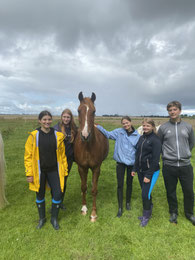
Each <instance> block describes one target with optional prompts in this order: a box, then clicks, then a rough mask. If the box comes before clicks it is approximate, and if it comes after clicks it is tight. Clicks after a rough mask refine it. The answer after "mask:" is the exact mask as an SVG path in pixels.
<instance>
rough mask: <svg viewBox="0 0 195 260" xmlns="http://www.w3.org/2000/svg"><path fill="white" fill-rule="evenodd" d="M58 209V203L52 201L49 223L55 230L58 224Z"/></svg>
mask: <svg viewBox="0 0 195 260" xmlns="http://www.w3.org/2000/svg"><path fill="white" fill-rule="evenodd" d="M59 209H60V204H54V203H52V207H51V224H52V226H53V228H54V229H55V230H58V229H59V228H60V227H59V224H58V213H59Z"/></svg>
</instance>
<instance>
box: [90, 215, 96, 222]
mask: <svg viewBox="0 0 195 260" xmlns="http://www.w3.org/2000/svg"><path fill="white" fill-rule="evenodd" d="M96 220H97V215H96V216H91V218H90V221H91V222H92V223H94V222H96Z"/></svg>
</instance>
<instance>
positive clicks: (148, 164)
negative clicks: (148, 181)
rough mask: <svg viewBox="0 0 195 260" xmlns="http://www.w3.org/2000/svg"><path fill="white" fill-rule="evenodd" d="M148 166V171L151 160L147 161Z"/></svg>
mask: <svg viewBox="0 0 195 260" xmlns="http://www.w3.org/2000/svg"><path fill="white" fill-rule="evenodd" d="M147 166H148V169H149V168H150V163H149V160H148V159H147Z"/></svg>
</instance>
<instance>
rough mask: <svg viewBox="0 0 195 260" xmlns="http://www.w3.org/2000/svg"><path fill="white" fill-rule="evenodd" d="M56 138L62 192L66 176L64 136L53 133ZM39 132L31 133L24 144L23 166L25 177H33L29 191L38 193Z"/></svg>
mask: <svg viewBox="0 0 195 260" xmlns="http://www.w3.org/2000/svg"><path fill="white" fill-rule="evenodd" d="M54 133H55V136H56V143H57V149H56V155H57V165H58V173H59V178H60V187H61V191H62V192H63V190H64V177H65V176H67V175H68V164H67V158H66V155H65V145H64V135H63V134H62V133H60V132H57V131H54ZM38 143H39V131H38V130H35V131H32V132H31V133H30V135H29V137H28V139H27V141H26V144H25V154H24V166H25V173H26V176H33V179H34V182H33V183H29V189H30V190H33V191H36V192H38V191H39V188H40V174H41V170H40V160H39V147H38Z"/></svg>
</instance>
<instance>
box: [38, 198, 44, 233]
mask: <svg viewBox="0 0 195 260" xmlns="http://www.w3.org/2000/svg"><path fill="white" fill-rule="evenodd" d="M37 208H38V212H39V224H38V226H37V229H40V228H42V227H43V225H44V224H45V222H46V218H45V201H44V202H42V203H37Z"/></svg>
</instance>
